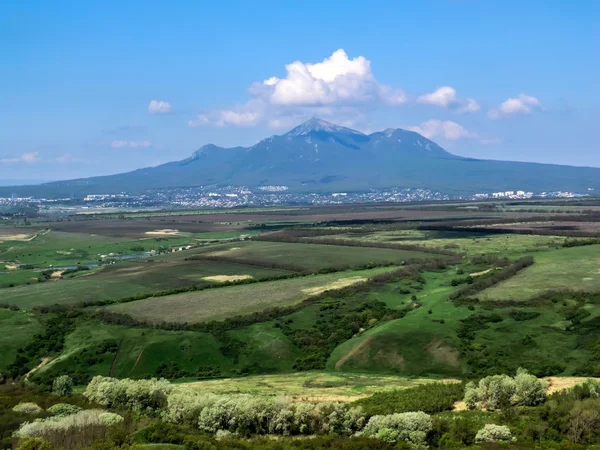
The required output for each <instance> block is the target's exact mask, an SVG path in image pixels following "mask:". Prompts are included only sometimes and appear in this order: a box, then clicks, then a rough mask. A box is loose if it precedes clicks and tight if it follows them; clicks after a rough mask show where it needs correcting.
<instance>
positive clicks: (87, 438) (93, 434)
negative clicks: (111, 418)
mask: <svg viewBox="0 0 600 450" xmlns="http://www.w3.org/2000/svg"><path fill="white" fill-rule="evenodd" d="M105 414H106V412H105V411H103V410H98V409H88V410H84V411H79V412H78V413H75V414H71V415H68V416H62V417H49V418H47V419H37V420H35V421H33V422H25V423H23V424H21V426H20V427H19V429H18V430H17V431H15V432H14V434H13V436H14V437H16V438H19V439H25V438H29V437H34V438H42V439H44V440H46V441H48V442H50V443H52V444H53V446H54V447H56V448H65V449H70V448H82V447H86V446H89V445H91V444H92V443H94V442H98V441H100V440H102V439H105V438H107V437H108V436H109V433H110V430H111V426H110V425H109V424H107V423H104V422H103V419H102V417H103V416H104V415H105ZM109 414H110V413H109ZM111 415H112V414H111ZM111 424H112V422H111Z"/></svg>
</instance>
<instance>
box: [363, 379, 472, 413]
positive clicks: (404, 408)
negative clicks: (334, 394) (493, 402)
mask: <svg viewBox="0 0 600 450" xmlns="http://www.w3.org/2000/svg"><path fill="white" fill-rule="evenodd" d="M463 390H464V389H463V385H462V384H460V383H430V384H424V385H421V386H417V387H413V388H409V389H401V390H396V391H390V392H377V393H375V394H373V395H372V396H370V397H368V398H364V399H361V400H358V401H357V402H354V405H357V406H362V407H363V408H364V410H365V412H366V414H367V415H369V416H371V415H384V414H392V413H402V412H410V411H423V412H425V413H428V414H435V413H439V412H442V411H449V410H451V409H452V407H453V406H454V403H455V402H456V401H458V400H460V399H461V398H462V396H463Z"/></svg>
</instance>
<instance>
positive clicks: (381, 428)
mask: <svg viewBox="0 0 600 450" xmlns="http://www.w3.org/2000/svg"><path fill="white" fill-rule="evenodd" d="M432 429H433V422H432V420H431V416H429V415H428V414H425V413H424V412H422V411H419V412H406V413H400V414H389V415H385V416H373V417H371V418H370V419H369V422H368V423H367V425H366V426H365V428H364V430H363V431H362V435H363V436H367V437H373V438H376V439H381V440H382V441H384V442H387V443H389V444H395V443H397V442H398V441H406V442H408V443H409V444H410V445H411V446H412V447H415V448H424V447H427V435H428V434H429V433H430V432H431V430H432Z"/></svg>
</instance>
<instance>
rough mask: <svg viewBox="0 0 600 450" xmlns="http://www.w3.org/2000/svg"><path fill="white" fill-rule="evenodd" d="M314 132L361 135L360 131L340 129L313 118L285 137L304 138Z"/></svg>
mask: <svg viewBox="0 0 600 450" xmlns="http://www.w3.org/2000/svg"><path fill="white" fill-rule="evenodd" d="M314 132H325V133H346V134H357V135H363V133H361V132H360V131H356V130H353V129H351V128H346V127H341V126H339V125H335V124H333V123H331V122H327V121H325V120H322V119H319V118H317V117H313V118H311V119H308V120H307V121H306V122H303V123H301V124H300V125H298V126H297V127H296V128H294V129H292V130H291V131H288V132H287V133H286V134H285V136H306V135H308V134H309V133H314Z"/></svg>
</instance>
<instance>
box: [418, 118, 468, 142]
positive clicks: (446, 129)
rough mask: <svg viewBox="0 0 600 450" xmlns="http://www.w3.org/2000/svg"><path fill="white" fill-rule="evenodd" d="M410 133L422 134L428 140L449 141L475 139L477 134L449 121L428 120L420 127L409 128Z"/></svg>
mask: <svg viewBox="0 0 600 450" xmlns="http://www.w3.org/2000/svg"><path fill="white" fill-rule="evenodd" d="M408 129H409V130H411V131H415V132H417V133H419V134H422V135H423V136H425V137H426V138H428V139H434V138H437V137H443V138H444V139H447V140H449V141H456V140H459V139H465V138H474V137H477V133H474V132H471V131H468V130H466V129H465V128H464V127H463V126H462V125H460V124H458V123H456V122H452V121H451V120H444V121H442V120H436V119H432V120H428V121H427V122H423V123H421V124H420V125H417V126H413V127H409V128H408Z"/></svg>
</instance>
